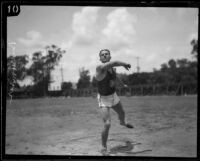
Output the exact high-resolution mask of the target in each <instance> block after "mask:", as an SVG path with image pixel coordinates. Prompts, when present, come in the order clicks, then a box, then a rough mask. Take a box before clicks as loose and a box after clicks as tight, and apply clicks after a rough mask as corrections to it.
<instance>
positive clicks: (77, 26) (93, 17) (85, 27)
mask: <svg viewBox="0 0 200 161" xmlns="http://www.w3.org/2000/svg"><path fill="white" fill-rule="evenodd" d="M99 9H100V7H84V8H83V9H82V10H81V11H80V12H76V13H75V14H74V16H73V22H72V30H73V32H74V36H73V41H74V42H76V43H78V44H89V43H92V42H93V40H94V38H95V34H96V30H95V28H96V25H97V24H96V21H97V17H98V10H99Z"/></svg>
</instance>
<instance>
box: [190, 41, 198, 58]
mask: <svg viewBox="0 0 200 161" xmlns="http://www.w3.org/2000/svg"><path fill="white" fill-rule="evenodd" d="M191 45H192V51H191V54H193V55H194V56H195V57H196V58H197V56H198V40H196V39H193V40H192V41H191Z"/></svg>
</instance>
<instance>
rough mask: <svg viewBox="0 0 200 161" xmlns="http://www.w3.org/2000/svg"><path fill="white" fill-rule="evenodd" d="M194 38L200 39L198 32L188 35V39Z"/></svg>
mask: <svg viewBox="0 0 200 161" xmlns="http://www.w3.org/2000/svg"><path fill="white" fill-rule="evenodd" d="M193 39H195V40H197V39H198V34H197V33H191V34H190V35H189V37H188V41H189V42H191V41H192V40H193Z"/></svg>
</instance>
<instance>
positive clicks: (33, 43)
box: [18, 30, 46, 47]
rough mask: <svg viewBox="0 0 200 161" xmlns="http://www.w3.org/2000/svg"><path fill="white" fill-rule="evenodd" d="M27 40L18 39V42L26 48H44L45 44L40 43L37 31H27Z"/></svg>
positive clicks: (39, 35)
mask: <svg viewBox="0 0 200 161" xmlns="http://www.w3.org/2000/svg"><path fill="white" fill-rule="evenodd" d="M26 35H27V38H19V39H18V41H19V42H20V43H21V44H23V45H25V46H26V47H44V46H45V45H46V43H45V42H44V41H42V35H41V33H40V32H38V31H34V30H32V31H28V32H27V33H26Z"/></svg>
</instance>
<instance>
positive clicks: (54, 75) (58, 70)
mask: <svg viewBox="0 0 200 161" xmlns="http://www.w3.org/2000/svg"><path fill="white" fill-rule="evenodd" d="M50 77H51V82H50V83H49V86H48V91H60V90H62V88H61V85H62V82H63V74H62V66H61V65H60V64H59V65H57V66H55V69H54V70H52V71H51V73H50Z"/></svg>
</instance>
